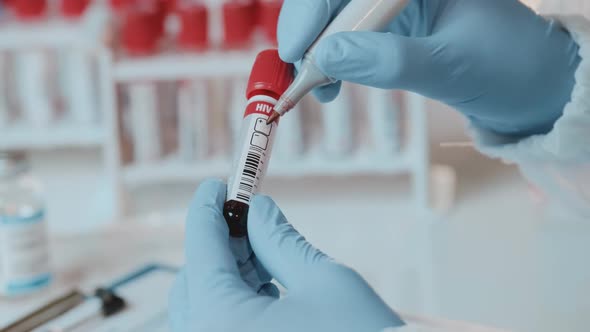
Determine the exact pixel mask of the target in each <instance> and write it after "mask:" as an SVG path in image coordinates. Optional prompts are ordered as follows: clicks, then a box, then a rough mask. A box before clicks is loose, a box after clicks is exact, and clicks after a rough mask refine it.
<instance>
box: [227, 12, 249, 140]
mask: <svg viewBox="0 0 590 332" xmlns="http://www.w3.org/2000/svg"><path fill="white" fill-rule="evenodd" d="M255 5H256V3H255V2H254V1H252V0H226V1H224V2H223V4H222V6H221V12H222V22H223V37H222V47H223V49H225V50H228V51H240V50H242V51H243V50H246V49H248V48H250V46H251V44H252V34H253V32H254V28H255V24H256V11H255V9H256V6H255ZM224 83H225V82H224ZM247 83H248V80H247V79H245V78H243V77H231V78H230V79H229V80H228V81H227V82H226V83H225V84H228V85H229V88H228V90H230V91H231V97H232V98H231V103H230V106H229V112H230V113H229V119H228V120H229V125H230V128H231V130H232V136H233V138H234V143H236V144H239V142H236V139H237V138H238V137H239V135H240V129H241V124H242V119H241V117H240V115H241V113H242V110H243V102H242V98H243V95H244V89H245V88H246V86H247Z"/></svg>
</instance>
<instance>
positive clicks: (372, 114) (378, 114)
mask: <svg viewBox="0 0 590 332" xmlns="http://www.w3.org/2000/svg"><path fill="white" fill-rule="evenodd" d="M399 115H400V109H399V107H398V105H397V104H396V103H395V102H394V99H393V92H392V91H391V90H384V89H376V88H370V89H369V97H368V99H367V116H368V118H369V128H370V132H371V136H372V138H373V145H374V147H375V152H376V153H377V155H379V156H383V157H389V156H392V155H394V154H395V153H396V152H398V151H399V148H400V132H399Z"/></svg>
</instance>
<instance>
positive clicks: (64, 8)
mask: <svg viewBox="0 0 590 332" xmlns="http://www.w3.org/2000/svg"><path fill="white" fill-rule="evenodd" d="M89 4H90V0H61V3H60V10H61V13H62V17H64V18H65V19H67V20H71V21H78V22H79V21H80V20H81V17H82V15H83V14H84V13H85V11H86V9H87V8H88V5H89ZM61 53H62V54H61V57H60V58H61V62H62V64H61V71H62V73H63V76H64V77H63V79H64V90H65V91H64V92H65V95H66V100H67V103H68V108H69V112H70V116H71V117H72V119H73V120H74V122H76V123H77V124H81V125H90V124H93V123H95V122H96V121H97V116H98V110H97V98H96V96H95V94H94V93H93V92H94V91H95V90H96V85H95V82H94V81H93V77H94V75H93V68H92V66H93V61H92V57H91V56H90V54H88V53H87V51H86V50H85V49H83V48H79V47H72V48H69V49H66V50H63V51H62V52H61Z"/></svg>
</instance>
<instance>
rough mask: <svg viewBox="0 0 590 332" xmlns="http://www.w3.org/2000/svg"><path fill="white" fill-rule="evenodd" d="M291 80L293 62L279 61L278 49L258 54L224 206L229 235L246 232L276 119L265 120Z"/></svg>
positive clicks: (276, 124) (262, 177)
mask: <svg viewBox="0 0 590 332" xmlns="http://www.w3.org/2000/svg"><path fill="white" fill-rule="evenodd" d="M292 80H293V65H291V64H287V63H285V62H283V61H281V59H280V58H279V53H278V51H277V50H266V51H262V52H261V53H260V54H258V57H257V58H256V61H255V63H254V66H253V68H252V71H251V73H250V79H249V81H248V87H247V89H246V90H247V91H246V97H247V99H248V103H247V106H246V111H245V113H244V118H243V123H242V130H241V135H240V140H239V142H238V147H237V148H236V156H235V157H236V159H235V160H234V165H233V168H232V170H233V172H232V176H231V178H230V180H229V181H228V190H227V200H226V203H225V205H224V208H223V215H224V217H225V220H226V222H227V224H228V226H229V231H230V235H231V236H232V237H244V236H246V235H247V234H248V226H247V219H248V209H249V206H250V200H251V199H252V196H253V195H254V194H256V193H257V192H258V191H259V190H260V187H261V185H262V182H263V180H264V176H265V174H266V170H267V168H268V164H269V162H270V156H271V152H272V147H273V143H274V139H275V135H276V133H277V129H278V123H271V124H267V120H268V118H269V116H270V115H271V114H272V111H273V107H274V105H275V104H276V103H277V99H278V98H279V97H280V96H281V94H283V93H284V92H285V90H286V89H287V88H288V87H289V84H290V83H291V82H292Z"/></svg>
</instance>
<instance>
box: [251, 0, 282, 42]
mask: <svg viewBox="0 0 590 332" xmlns="http://www.w3.org/2000/svg"><path fill="white" fill-rule="evenodd" d="M282 7H283V0H259V1H258V6H257V8H258V22H259V24H260V26H261V27H262V31H263V32H264V36H265V37H266V39H267V40H268V41H269V42H271V43H273V44H275V45H276V44H277V25H278V23H279V14H280V13H281V8H282Z"/></svg>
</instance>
